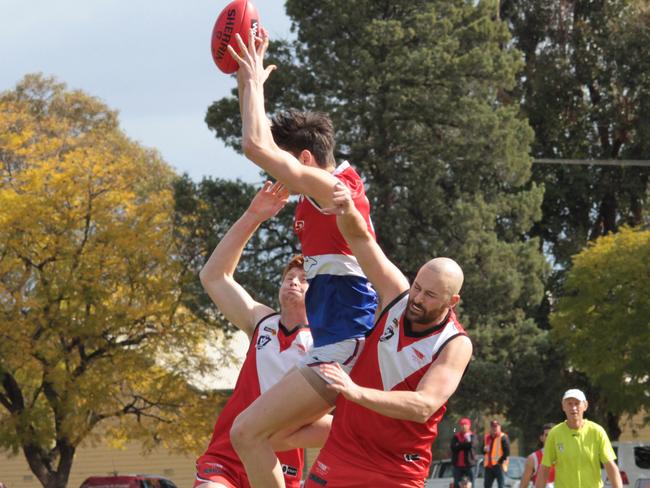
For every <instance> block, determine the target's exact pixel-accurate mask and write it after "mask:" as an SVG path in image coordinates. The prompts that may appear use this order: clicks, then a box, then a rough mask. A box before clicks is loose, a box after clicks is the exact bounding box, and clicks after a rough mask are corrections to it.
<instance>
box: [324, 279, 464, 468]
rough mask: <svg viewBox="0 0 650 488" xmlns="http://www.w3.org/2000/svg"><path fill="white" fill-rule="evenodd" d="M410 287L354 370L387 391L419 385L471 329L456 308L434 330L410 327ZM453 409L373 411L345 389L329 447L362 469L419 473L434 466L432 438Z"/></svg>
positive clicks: (361, 381) (364, 382)
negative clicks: (425, 413)
mask: <svg viewBox="0 0 650 488" xmlns="http://www.w3.org/2000/svg"><path fill="white" fill-rule="evenodd" d="M407 302H408V292H404V294H402V295H400V296H399V297H397V298H396V299H395V300H394V301H393V303H392V304H390V305H389V306H388V307H386V309H384V310H383V311H382V314H381V316H380V317H379V320H378V321H377V325H376V327H375V329H374V330H373V332H372V334H371V335H370V336H369V337H368V338H367V339H366V345H365V347H364V349H363V351H362V352H361V355H360V356H359V359H358V360H357V363H356V364H355V366H354V368H353V370H352V374H351V377H352V380H353V381H354V382H355V383H357V384H358V385H361V386H365V387H369V388H375V389H379V390H384V391H390V390H410V391H415V390H416V389H417V386H418V383H419V382H420V380H421V379H422V377H423V376H424V374H425V373H426V372H427V370H428V369H429V366H431V363H433V362H434V361H435V359H436V358H437V357H438V355H439V354H440V352H441V351H442V349H443V348H444V347H445V345H446V344H447V343H448V342H449V341H450V340H452V339H453V338H455V337H458V336H459V335H467V334H466V333H465V330H464V329H463V327H462V326H461V325H460V323H459V322H458V321H457V319H456V315H455V314H454V312H453V310H451V311H450V312H449V314H448V316H447V317H446V318H445V320H444V321H443V322H442V323H441V324H439V325H436V326H434V327H432V328H431V329H429V330H428V331H425V332H423V333H414V332H410V333H409V331H408V330H405V329H408V328H409V327H408V324H405V321H404V311H405V310H406V305H407ZM446 409H447V406H446V404H445V405H443V406H442V407H441V408H440V409H439V410H438V411H437V412H435V413H434V414H433V415H432V416H431V418H429V420H428V421H427V422H425V423H419V422H413V421H409V420H399V419H394V418H390V417H386V416H384V415H381V414H379V413H376V412H373V411H372V410H369V409H367V408H364V407H362V406H360V405H358V404H356V403H354V402H351V401H348V400H346V399H345V398H344V397H343V395H339V397H338V400H337V403H336V410H335V413H334V422H333V424H332V430H331V433H330V436H329V438H328V440H327V443H326V444H325V447H324V448H323V450H324V451H326V452H327V453H329V454H331V455H332V456H335V457H336V458H338V459H340V460H344V461H345V463H346V464H349V465H353V466H355V467H358V468H359V469H363V470H368V471H373V472H384V473H390V474H391V475H392V476H395V477H399V478H409V479H418V478H422V479H424V477H425V476H426V475H427V474H428V472H429V465H430V463H431V444H432V443H433V441H434V440H435V438H436V436H437V435H438V423H440V421H441V420H442V417H443V415H444V413H445V411H446Z"/></svg>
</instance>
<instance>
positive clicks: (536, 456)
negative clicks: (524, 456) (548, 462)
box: [528, 447, 555, 487]
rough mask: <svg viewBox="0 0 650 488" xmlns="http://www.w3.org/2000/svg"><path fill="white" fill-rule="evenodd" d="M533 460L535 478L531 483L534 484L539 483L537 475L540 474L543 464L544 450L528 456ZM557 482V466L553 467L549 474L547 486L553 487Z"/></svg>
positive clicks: (538, 450)
mask: <svg viewBox="0 0 650 488" xmlns="http://www.w3.org/2000/svg"><path fill="white" fill-rule="evenodd" d="M528 457H529V458H531V459H532V460H533V477H532V478H531V481H532V482H533V483H534V482H535V481H537V473H539V467H540V465H541V464H542V458H543V457H544V448H543V447H542V448H541V449H537V450H536V451H535V452H533V453H532V454H530V455H529V456H528ZM554 481H555V466H551V469H550V471H549V473H548V478H546V486H549V487H552V486H553V482H554Z"/></svg>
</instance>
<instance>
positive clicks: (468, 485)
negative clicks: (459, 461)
mask: <svg viewBox="0 0 650 488" xmlns="http://www.w3.org/2000/svg"><path fill="white" fill-rule="evenodd" d="M458 486H460V488H472V480H470V479H469V478H468V477H467V476H463V478H462V479H461V480H460V484H459V485H458Z"/></svg>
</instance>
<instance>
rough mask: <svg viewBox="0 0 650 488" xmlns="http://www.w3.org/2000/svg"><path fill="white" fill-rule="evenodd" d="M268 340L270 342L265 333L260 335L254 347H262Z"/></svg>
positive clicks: (258, 348)
mask: <svg viewBox="0 0 650 488" xmlns="http://www.w3.org/2000/svg"><path fill="white" fill-rule="evenodd" d="M269 342H271V338H270V337H269V336H267V335H261V336H259V337H258V338H257V344H255V347H256V348H257V350H258V351H259V350H260V349H262V348H263V347H264V346H266V345H267V344H268V343H269Z"/></svg>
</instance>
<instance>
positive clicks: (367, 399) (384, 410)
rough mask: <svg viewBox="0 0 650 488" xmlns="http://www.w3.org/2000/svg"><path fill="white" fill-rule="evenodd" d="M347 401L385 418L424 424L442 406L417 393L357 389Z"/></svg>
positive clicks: (442, 402)
mask: <svg viewBox="0 0 650 488" xmlns="http://www.w3.org/2000/svg"><path fill="white" fill-rule="evenodd" d="M358 388H359V389H358V391H357V392H356V393H355V395H354V397H348V399H350V400H352V401H354V402H356V403H358V404H359V405H361V406H363V407H366V408H367V409H369V410H373V411H375V412H377V413H379V414H381V415H385V416H386V417H391V418H395V419H400V420H411V421H413V422H419V423H424V422H426V421H427V420H429V418H430V417H431V416H432V415H433V414H434V413H435V412H436V411H437V410H438V409H439V408H440V407H441V406H442V405H443V404H444V400H441V401H436V400H435V399H431V398H429V397H428V396H426V395H424V394H422V393H420V392H417V391H383V390H376V389H374V388H364V387H358Z"/></svg>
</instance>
